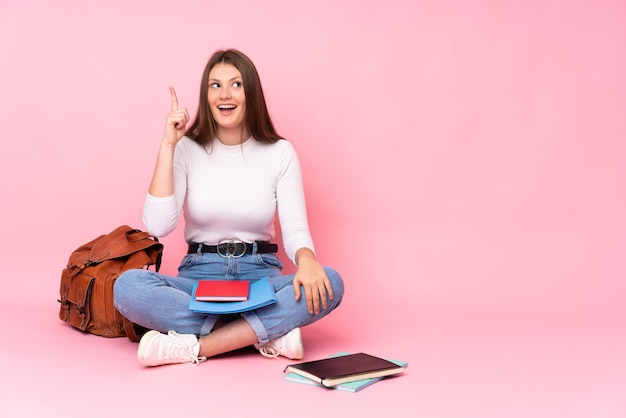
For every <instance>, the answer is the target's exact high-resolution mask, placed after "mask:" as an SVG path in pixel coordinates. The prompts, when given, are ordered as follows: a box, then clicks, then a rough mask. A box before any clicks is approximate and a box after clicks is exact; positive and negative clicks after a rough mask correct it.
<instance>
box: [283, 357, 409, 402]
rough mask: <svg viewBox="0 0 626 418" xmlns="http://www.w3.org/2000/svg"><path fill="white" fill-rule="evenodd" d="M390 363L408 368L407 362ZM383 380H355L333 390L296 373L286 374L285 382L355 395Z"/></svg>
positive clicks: (376, 378) (374, 378)
mask: <svg viewBox="0 0 626 418" xmlns="http://www.w3.org/2000/svg"><path fill="white" fill-rule="evenodd" d="M347 354H349V353H344V352H341V353H337V354H334V355H333V356H331V357H339V356H345V355H347ZM389 361H391V362H393V363H395V364H397V365H399V366H402V367H407V366H408V363H407V362H406V361H399V360H389ZM383 378H384V377H373V378H370V379H363V380H355V381H353V382H348V383H342V384H340V385H337V386H333V387H332V388H329V387H327V386H324V385H322V384H320V383H317V382H315V381H313V380H311V379H308V378H306V377H304V376H300V375H299V374H296V373H293V372H291V373H286V374H285V380H286V381H287V382H292V383H301V384H303V385H309V386H317V387H320V388H324V389H326V390H339V391H342V392H351V393H355V392H358V391H360V390H361V389H365V388H366V387H368V386H371V385H373V384H374V383H376V382H378V381H379V380H381V379H383Z"/></svg>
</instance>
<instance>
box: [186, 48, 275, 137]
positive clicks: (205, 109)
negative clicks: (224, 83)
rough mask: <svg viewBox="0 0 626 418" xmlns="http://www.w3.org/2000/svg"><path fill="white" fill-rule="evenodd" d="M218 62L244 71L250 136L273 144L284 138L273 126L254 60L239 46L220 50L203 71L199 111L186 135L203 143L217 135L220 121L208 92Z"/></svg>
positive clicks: (246, 119)
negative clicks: (210, 79)
mask: <svg viewBox="0 0 626 418" xmlns="http://www.w3.org/2000/svg"><path fill="white" fill-rule="evenodd" d="M219 63H226V64H231V65H233V66H234V67H235V68H237V70H239V72H240V73H241V78H242V80H243V88H244V92H245V94H246V115H245V122H246V127H247V128H248V132H249V133H250V135H252V137H253V138H254V139H256V140H257V141H259V142H265V143H273V142H276V141H278V140H279V139H281V136H280V135H278V133H277V132H276V130H275V129H274V124H273V123H272V119H271V118H270V115H269V112H268V111H267V105H266V104H265V96H264V95H263V88H262V87H261V79H260V78H259V73H258V72H257V70H256V67H255V66H254V64H253V63H252V60H250V58H248V57H247V56H246V55H245V54H243V53H242V52H240V51H238V50H236V49H225V50H218V51H216V52H215V53H214V54H213V55H212V56H211V58H210V59H209V62H207V65H206V67H205V68H204V72H203V73H202V82H201V83H202V84H201V85H200V101H199V103H198V112H197V114H196V118H195V119H194V121H193V123H192V124H191V126H190V127H189V129H187V132H186V133H185V135H187V136H188V137H189V138H191V139H193V140H194V141H196V142H197V143H198V144H200V145H203V146H204V145H208V144H210V143H211V142H212V141H213V138H215V135H216V132H217V123H216V122H215V119H214V118H213V114H212V113H211V109H210V108H209V102H208V91H209V73H210V72H211V70H212V69H213V67H214V66H215V65H216V64H219ZM244 139H245V138H244Z"/></svg>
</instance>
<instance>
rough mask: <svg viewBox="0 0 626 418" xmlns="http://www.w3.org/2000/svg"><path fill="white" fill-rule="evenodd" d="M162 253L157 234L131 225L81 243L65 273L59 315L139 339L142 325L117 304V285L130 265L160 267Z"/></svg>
mask: <svg viewBox="0 0 626 418" xmlns="http://www.w3.org/2000/svg"><path fill="white" fill-rule="evenodd" d="M162 254H163V244H161V243H159V241H158V239H157V238H154V237H151V236H150V235H149V234H148V233H147V232H143V231H140V230H138V229H133V228H131V227H130V226H127V225H123V226H120V227H118V228H116V229H115V230H113V231H112V232H110V233H108V234H106V235H101V236H99V237H98V238H96V239H94V240H93V241H90V242H88V243H87V244H84V245H82V246H80V247H78V248H77V249H76V250H74V251H73V252H72V254H71V255H70V258H69V261H68V263H67V266H66V267H65V268H64V269H63V272H62V273H61V286H60V295H61V298H60V299H59V303H60V304H61V308H60V310H59V318H60V319H61V320H62V321H64V322H67V323H68V324H70V325H72V326H73V327H75V328H78V329H80V330H81V331H84V332H89V333H91V334H95V335H100V336H103V337H123V336H127V337H128V338H129V339H130V340H131V341H139V336H138V334H139V332H138V331H141V327H139V326H136V325H135V324H133V323H131V322H130V321H129V320H128V319H126V318H124V317H123V316H122V314H120V313H119V311H118V310H117V309H116V308H115V306H114V305H113V285H114V284H115V281H116V280H117V277H118V276H119V275H120V274H121V273H123V272H124V271H126V270H129V269H136V268H147V267H149V266H152V265H154V266H155V270H156V271H159V267H160V266H161V257H162ZM144 331H145V330H144Z"/></svg>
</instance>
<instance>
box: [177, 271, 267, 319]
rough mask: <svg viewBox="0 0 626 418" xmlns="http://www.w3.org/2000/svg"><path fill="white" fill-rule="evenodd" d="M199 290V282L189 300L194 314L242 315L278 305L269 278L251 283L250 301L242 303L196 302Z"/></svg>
mask: <svg viewBox="0 0 626 418" xmlns="http://www.w3.org/2000/svg"><path fill="white" fill-rule="evenodd" d="M197 288H198V282H196V283H195V284H194V287H193V290H192V293H191V298H190V300H189V309H191V310H192V311H194V312H202V313H212V314H229V313H240V312H245V311H251V310H254V309H259V308H262V307H264V306H268V305H271V304H273V303H276V292H275V291H274V286H273V285H272V283H271V282H270V281H269V278H268V277H264V278H262V279H259V280H257V281H255V282H250V290H249V293H248V299H247V300H244V301H241V302H205V301H200V300H196V290H197Z"/></svg>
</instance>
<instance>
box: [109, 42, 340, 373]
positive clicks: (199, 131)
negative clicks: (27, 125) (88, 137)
mask: <svg viewBox="0 0 626 418" xmlns="http://www.w3.org/2000/svg"><path fill="white" fill-rule="evenodd" d="M170 93H171V99H172V108H171V112H170V113H169V114H168V115H167V118H166V122H165V130H164V135H163V138H162V140H161V145H160V149H159V153H158V156H157V162H156V167H155V170H154V174H153V177H152V182H151V183H150V188H149V191H148V195H147V197H146V201H145V205H144V222H145V224H146V228H147V230H148V231H149V232H150V233H151V234H152V235H154V236H158V237H162V236H165V235H167V234H169V233H170V232H172V231H173V230H174V229H175V228H176V226H177V224H178V222H179V220H180V218H181V216H183V217H184V222H185V230H184V235H185V240H186V241H187V243H188V244H189V251H188V254H187V255H186V256H185V257H184V258H183V260H182V262H181V263H180V266H179V269H178V276H175V277H171V276H165V275H162V274H158V273H155V272H152V271H148V270H130V271H127V272H125V273H124V274H122V275H121V276H120V277H119V278H118V280H117V281H116V283H115V288H114V292H115V305H116V307H117V309H118V310H119V311H120V312H121V313H122V315H124V316H125V317H126V318H128V319H129V320H131V321H132V322H134V323H136V324H138V325H141V326H143V327H146V328H148V329H150V331H148V332H147V333H146V334H145V335H144V336H143V337H142V339H141V341H140V343H139V348H138V352H137V357H138V359H139V361H140V362H141V363H142V364H144V365H146V366H158V365H162V364H171V363H195V364H197V363H198V362H200V361H203V360H206V359H207V358H208V357H211V356H215V355H218V354H222V353H225V352H228V351H232V350H235V349H239V348H242V347H247V346H251V345H254V346H255V347H256V348H257V349H258V350H259V351H260V352H261V354H263V355H265V356H267V357H276V356H278V355H281V356H285V357H287V358H291V359H300V358H302V356H303V345H302V336H301V332H300V327H303V326H305V325H308V324H311V323H313V322H315V321H317V320H319V319H321V318H322V317H324V316H325V315H327V314H328V313H330V312H331V311H332V310H334V309H335V308H336V307H337V306H338V305H339V304H340V302H341V299H342V296H343V291H344V288H343V281H342V279H341V277H340V276H339V274H338V273H337V272H336V271H335V270H333V269H331V268H328V267H324V266H322V265H321V264H320V263H319V262H318V261H317V260H316V258H315V252H314V246H313V242H312V240H311V235H310V232H309V227H308V221H307V216H306V207H305V199H304V193H303V188H302V177H301V173H300V165H299V162H298V158H297V155H296V153H295V151H294V148H293V146H292V145H291V144H290V143H289V142H288V141H287V140H285V139H282V138H281V137H280V136H279V135H278V134H277V133H276V131H275V129H274V126H273V124H272V121H271V119H270V116H269V113H268V111H267V107H266V104H265V98H264V96H263V90H262V88H261V82H260V80H259V76H258V73H257V71H256V68H255V66H254V64H253V63H252V61H251V60H250V59H249V58H248V57H247V56H246V55H244V54H243V53H241V52H239V51H237V50H233V49H230V50H220V51H217V52H215V54H213V56H212V57H211V58H210V59H209V62H208V63H207V65H206V67H205V69H204V73H203V75H202V83H201V86H200V103H199V106H198V112H197V115H196V118H195V120H194V121H193V122H192V123H191V125H190V126H189V128H187V124H188V122H189V120H190V118H189V112H188V111H187V109H185V108H179V107H178V99H177V97H176V92H175V91H174V89H172V88H170ZM276 212H278V215H279V220H280V226H281V230H282V241H283V245H284V246H285V252H286V254H287V255H288V257H289V258H290V259H291V260H292V261H293V262H294V263H295V264H296V265H297V270H296V273H295V274H293V275H282V274H281V269H282V265H281V263H280V261H279V259H278V258H277V256H276V252H277V245H276V244H273V243H271V241H272V240H273V239H274V238H275V231H274V223H273V222H274V217H275V215H276ZM266 276H267V277H269V278H270V280H271V282H272V284H273V286H274V289H275V290H276V296H277V302H276V303H275V304H272V305H270V306H267V307H264V308H260V309H257V310H252V311H247V312H244V313H242V314H239V315H236V316H233V315H227V316H224V315H222V316H219V315H214V314H202V313H196V312H193V311H191V310H190V309H189V301H190V297H191V291H192V287H193V284H194V282H195V281H197V280H199V279H225V278H227V279H232V280H249V281H255V280H258V279H261V278H263V277H266Z"/></svg>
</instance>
